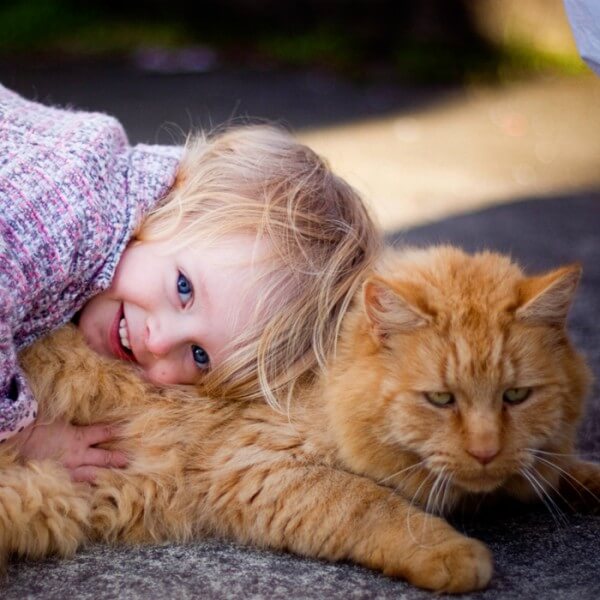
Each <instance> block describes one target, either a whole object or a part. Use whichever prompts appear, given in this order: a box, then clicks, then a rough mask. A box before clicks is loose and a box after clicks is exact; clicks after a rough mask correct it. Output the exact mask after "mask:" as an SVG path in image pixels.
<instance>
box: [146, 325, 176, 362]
mask: <svg viewBox="0 0 600 600" xmlns="http://www.w3.org/2000/svg"><path fill="white" fill-rule="evenodd" d="M175 338H176V334H175V332H174V331H173V329H172V328H170V327H168V326H165V325H163V324H162V323H159V322H158V321H157V320H154V319H148V320H147V321H146V330H145V340H144V341H145V344H146V350H148V352H149V353H150V354H152V356H154V358H162V357H164V356H166V355H167V354H169V352H170V351H171V350H172V348H173V346H174V345H175V343H176V339H175Z"/></svg>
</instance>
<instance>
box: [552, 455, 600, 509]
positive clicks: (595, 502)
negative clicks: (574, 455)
mask: <svg viewBox="0 0 600 600" xmlns="http://www.w3.org/2000/svg"><path fill="white" fill-rule="evenodd" d="M560 495H561V497H562V498H563V499H564V500H566V501H567V502H568V504H569V506H571V507H572V508H573V509H574V510H576V511H578V512H586V513H590V512H591V513H599V512H600V464H599V463H593V462H589V461H585V460H575V461H573V462H571V463H569V464H567V465H565V466H564V467H563V468H562V472H561V481H560Z"/></svg>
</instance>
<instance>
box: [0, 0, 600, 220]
mask: <svg viewBox="0 0 600 600" xmlns="http://www.w3.org/2000/svg"><path fill="white" fill-rule="evenodd" d="M0 82H2V83H3V84H4V85H6V86H7V87H10V88H12V89H14V90H16V91H18V92H20V93H21V94H23V95H24V96H26V97H28V98H31V99H36V100H39V101H42V102H46V103H53V104H58V105H63V106H66V105H68V106H73V107H77V108H81V109H87V110H100V111H104V112H109V113H111V114H114V115H115V116H117V117H118V118H119V119H120V120H121V121H122V123H123V124H124V126H125V128H126V130H127V132H128V134H129V136H130V139H131V140H132V142H148V143H163V144H172V143H181V142H182V141H183V140H184V139H185V135H186V133H187V132H188V131H189V130H190V129H192V128H203V129H206V130H210V129H213V128H214V127H216V126H218V125H221V124H223V123H240V122H248V121H250V122H257V121H258V122H262V121H264V120H268V121H275V122H278V123H281V124H283V125H285V126H287V127H289V128H291V129H292V130H293V131H294V132H295V133H296V134H297V135H298V136H299V137H300V138H301V139H302V140H304V141H306V142H307V143H309V144H310V145H312V146H313V147H314V148H315V149H316V150H317V151H319V152H320V153H321V154H323V155H325V156H326V157H327V158H328V159H329V161H330V163H331V164H332V166H333V168H334V169H335V170H336V171H338V172H339V173H340V174H341V175H343V176H345V177H346V178H347V179H348V180H350V182H351V183H353V184H354V185H355V186H356V187H357V188H358V189H359V190H360V191H361V192H362V193H363V194H364V195H365V197H366V199H367V201H368V203H369V204H370V206H371V207H372V210H373V212H374V213H375V215H376V216H377V217H378V219H379V221H380V222H381V224H382V225H383V226H384V228H385V229H386V230H388V231H393V230H397V229H399V228H401V227H405V226H409V225H414V224H418V223H423V222H427V221H432V220H435V219H438V218H440V217H442V216H445V215H448V214H456V213H460V212H465V211H470V210H473V209H475V208H479V207H482V206H485V205H490V204H497V203H502V202H509V201H515V200H519V199H523V198H528V197H533V196H535V197H553V196H558V195H561V194H564V193H566V192H571V191H576V190H582V189H593V188H595V189H598V188H600V78H597V77H595V76H594V75H593V74H591V72H590V71H589V70H588V69H587V67H586V66H585V65H584V64H583V63H582V61H581V60H580V59H579V57H578V54H577V51H576V48H575V45H574V42H573V36H572V34H571V31H570V28H569V24H568V22H567V19H566V15H565V12H564V7H563V5H562V2H561V0H419V1H418V2H415V1H401V0H395V1H390V0H355V1H352V0H298V1H295V2H291V1H289V2H286V1H285V0H279V1H276V0H206V1H204V2H202V1H200V0H196V1H195V2H189V1H187V0H129V1H127V0H121V1H116V0H105V1H102V2H100V1H95V0H88V1H85V2H84V1H83V0H12V1H11V0H4V1H3V2H0ZM541 208H542V207H541Z"/></svg>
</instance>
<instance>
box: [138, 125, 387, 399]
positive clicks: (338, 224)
mask: <svg viewBox="0 0 600 600" xmlns="http://www.w3.org/2000/svg"><path fill="white" fill-rule="evenodd" d="M232 233H251V234H253V235H255V236H256V237H257V239H266V240H267V242H268V244H269V246H270V249H271V253H270V255H269V257H268V261H267V265H266V266H267V268H266V269H265V268H263V269H261V270H260V273H261V274H260V275H259V276H258V277H259V278H260V285H261V287H260V297H259V301H258V306H257V307H256V312H255V315H256V318H255V319H254V321H255V322H254V324H253V326H252V327H250V328H249V329H247V330H246V331H244V332H243V333H242V334H241V335H240V336H239V337H238V339H236V340H235V343H234V344H233V346H232V348H231V353H230V356H229V357H228V358H227V359H226V360H225V361H223V363H222V364H221V365H219V367H217V368H215V369H214V370H211V371H209V372H208V373H207V374H206V375H204V376H203V378H202V380H201V382H200V384H199V385H200V387H201V390H202V392H203V393H207V394H209V395H219V396H227V397H232V398H243V399H256V398H264V399H266V401H267V402H268V403H269V404H270V405H272V406H273V407H276V408H277V407H279V408H280V407H281V401H282V400H284V399H285V400H287V401H288V402H289V400H290V399H291V397H292V395H293V392H294V388H295V386H296V385H297V384H298V383H299V382H300V381H310V380H312V378H314V376H315V374H316V373H317V371H318V369H319V368H323V367H324V365H325V362H326V358H327V356H328V355H329V354H330V353H331V352H332V351H333V350H334V348H335V342H336V338H337V335H338V330H339V326H340V323H341V319H342V317H343V315H344V313H345V312H346V310H347V308H348V305H349V303H350V301H351V299H352V297H353V295H354V293H355V291H356V289H357V287H358V286H359V284H360V282H361V279H362V278H363V275H364V274H365V272H366V271H367V270H368V269H369V268H370V266H371V265H372V263H373V260H374V259H375V257H376V256H377V254H378V253H379V250H380V238H381V236H380V234H379V232H378V230H377V228H376V227H375V225H374V224H373V221H372V220H371V218H370V216H369V214H368V212H367V210H366V208H365V206H364V204H363V202H362V200H361V198H360V196H359V195H358V193H357V192H356V191H355V190H354V189H353V188H352V187H351V186H350V185H349V184H348V183H346V182H345V181H344V180H343V179H341V178H340V177H337V176H336V175H334V174H333V172H332V171H331V170H330V168H329V167H328V165H327V163H326V162H325V161H324V160H323V159H322V158H321V157H319V156H318V155H317V154H315V153H314V152H313V151H312V150H311V149H310V148H308V147H307V146H305V145H303V144H300V143H299V142H297V141H296V140H294V138H293V137H292V136H291V135H290V134H288V133H287V132H285V131H283V130H281V129H278V128H275V127H272V126H246V127H241V128H236V129H232V130H228V131H225V132H223V133H220V134H217V135H216V136H214V137H212V138H208V139H207V138H205V137H204V136H197V137H195V138H192V139H190V140H188V143H187V144H186V148H185V151H184V154H183V158H182V161H181V165H180V168H179V172H178V175H177V178H176V182H175V184H174V186H173V188H172V190H171V191H170V193H169V194H168V196H167V197H166V198H165V200H164V202H162V203H161V204H160V205H159V206H158V207H157V208H156V209H155V210H154V211H153V212H152V213H151V214H150V215H149V216H148V217H147V218H146V220H145V221H144V223H143V224H142V227H141V230H140V231H139V233H138V235H137V239H140V240H156V239H165V238H168V237H170V236H173V243H174V245H176V246H177V247H181V246H183V245H187V244H190V243H193V242H194V240H198V239H202V241H203V242H206V243H211V242H213V241H216V240H218V239H219V238H222V237H223V236H226V235H229V234H232Z"/></svg>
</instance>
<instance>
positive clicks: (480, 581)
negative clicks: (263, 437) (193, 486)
mask: <svg viewBox="0 0 600 600" xmlns="http://www.w3.org/2000/svg"><path fill="white" fill-rule="evenodd" d="M207 502H208V506H210V510H206V507H207V504H205V505H204V510H205V512H204V515H203V518H207V517H210V518H211V521H212V522H211V527H212V529H213V530H216V531H218V532H220V533H222V534H223V535H226V536H228V537H234V538H236V539H238V540H240V541H244V542H247V543H253V544H258V545H262V546H269V547H272V548H279V549H285V550H290V551H292V552H295V553H297V554H302V555H305V556H312V557H318V558H324V559H328V560H352V561H354V562H356V563H359V564H362V565H365V566H367V567H370V568H372V569H376V570H379V571H382V572H383V573H385V574H387V575H390V576H393V577H401V578H403V579H406V580H407V581H409V582H410V583H412V584H413V585H416V586H419V587H422V588H426V589H430V590H436V591H446V592H468V591H472V590H477V589H481V588H483V587H485V586H486V585H487V584H488V582H489V580H490V578H491V576H492V571H493V568H492V559H491V555H490V552H489V551H488V549H487V548H486V547H485V546H484V545H483V544H482V543H481V542H479V541H477V540H473V539H470V538H467V537H465V536H463V535H461V534H460V533H458V532H457V531H456V530H455V529H453V528H452V527H451V526H450V525H449V524H448V523H447V522H446V521H444V520H443V519H440V518H438V517H434V516H432V515H429V514H427V513H425V512H423V511H421V510H420V509H418V508H416V507H414V506H411V505H410V504H409V503H408V501H406V500H405V499H404V498H402V497H400V496H398V495H397V494H395V493H393V492H392V491H390V490H389V489H388V488H384V487H382V486H379V485H377V484H376V483H375V482H373V481H372V480H370V479H368V478H365V477H359V476H356V475H353V474H350V473H347V472H344V471H339V470H335V469H332V468H328V467H326V466H322V465H306V464H304V465H294V464H293V463H292V464H290V463H287V464H282V463H278V464H271V465H266V464H264V465H262V466H261V465H255V467H254V468H252V469H247V468H246V469H244V470H242V471H234V470H229V469H228V470H226V471H224V472H223V473H222V475H221V476H219V477H216V478H215V479H214V480H213V484H212V485H211V489H210V491H209V494H208V498H207ZM209 513H210V514H209Z"/></svg>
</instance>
